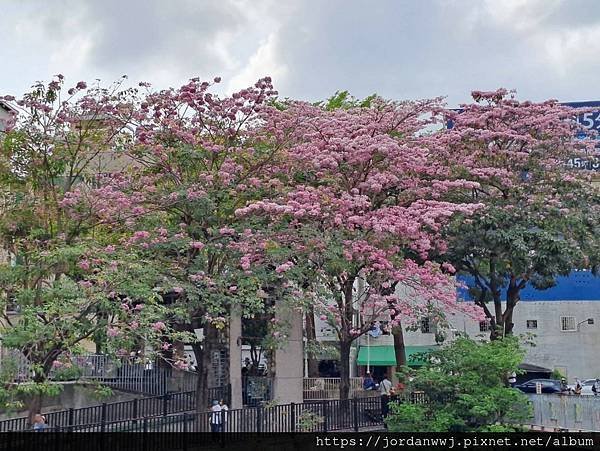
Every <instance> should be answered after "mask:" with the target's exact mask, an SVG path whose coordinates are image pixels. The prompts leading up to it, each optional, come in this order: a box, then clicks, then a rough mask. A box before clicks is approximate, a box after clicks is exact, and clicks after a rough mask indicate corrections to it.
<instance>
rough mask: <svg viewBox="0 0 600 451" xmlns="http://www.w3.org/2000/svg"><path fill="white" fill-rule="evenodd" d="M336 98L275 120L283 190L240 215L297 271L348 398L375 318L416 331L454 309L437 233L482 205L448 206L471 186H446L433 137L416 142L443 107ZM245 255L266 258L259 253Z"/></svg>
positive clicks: (293, 108) (288, 110)
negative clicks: (358, 351) (258, 221)
mask: <svg viewBox="0 0 600 451" xmlns="http://www.w3.org/2000/svg"><path fill="white" fill-rule="evenodd" d="M339 100H340V99H339V98H338V97H334V99H332V101H330V102H328V103H326V104H324V105H317V106H315V105H309V104H306V103H295V102H293V103H289V104H287V105H284V106H283V107H282V108H281V111H280V113H279V114H273V115H272V116H271V117H270V118H269V123H268V124H267V128H268V129H269V130H270V131H271V133H272V134H273V135H274V136H275V137H276V138H277V139H280V140H284V139H286V140H288V141H289V142H290V143H289V145H287V146H286V149H287V150H286V160H285V166H283V167H282V168H281V169H280V171H279V174H280V177H281V178H282V180H283V181H284V182H283V183H284V184H285V189H284V190H283V191H282V194H281V195H279V196H278V197H275V198H270V199H264V200H261V201H259V202H255V203H252V204H249V205H248V206H246V207H244V208H240V209H239V210H238V212H237V214H238V215H239V216H257V217H262V218H264V219H265V220H266V221H268V222H269V226H268V227H267V228H266V235H267V236H266V237H265V243H266V245H265V246H263V248H264V249H266V250H267V254H269V252H270V253H272V254H278V256H279V258H280V259H281V264H280V265H279V266H277V268H276V271H277V272H280V273H281V274H286V273H287V272H288V271H296V275H295V276H294V277H295V278H297V277H298V276H299V275H300V276H301V277H302V279H301V280H300V282H299V285H300V286H302V287H303V288H304V289H305V291H306V292H307V293H308V296H309V297H310V301H311V302H312V304H313V308H314V310H315V313H316V314H318V315H321V318H322V319H324V320H327V321H328V322H329V324H330V325H331V327H332V328H333V329H334V330H335V332H336V334H337V337H338V340H339V350H340V362H341V371H340V372H341V385H340V397H341V398H342V399H346V398H347V397H348V393H349V375H350V373H349V360H350V349H351V346H352V344H353V343H354V342H355V341H356V340H357V339H358V338H359V337H361V336H362V335H364V334H366V333H367V332H368V331H369V330H370V329H371V328H372V324H373V322H374V321H376V320H391V322H392V324H399V323H400V321H406V322H407V323H409V322H410V321H412V320H414V319H415V318H418V317H419V316H420V315H421V314H422V312H424V311H429V310H431V309H433V308H435V309H436V310H448V309H456V308H458V307H457V306H456V302H455V301H456V291H455V287H454V284H453V282H452V279H451V277H450V274H451V273H452V272H453V268H452V266H451V265H440V264H438V263H434V262H432V261H431V260H430V255H431V254H434V255H437V254H439V253H441V252H444V251H445V250H446V243H445V242H444V241H443V240H442V239H441V236H440V233H441V229H442V227H443V226H444V225H445V224H447V223H448V221H449V220H450V219H451V218H453V217H454V216H455V215H462V216H465V215H470V214H471V213H472V212H473V211H474V210H475V209H476V208H477V207H478V206H476V205H473V204H471V205H467V204H462V203H460V202H452V201H447V200H445V199H446V198H447V197H449V196H450V195H451V194H452V193H453V192H455V191H457V190H461V189H464V188H467V187H471V186H474V185H473V184H472V183H471V182H468V181H463V180H459V179H455V180H452V181H447V179H448V176H449V170H448V169H447V168H446V167H444V166H443V165H440V164H439V163H438V161H437V160H436V158H435V155H434V154H432V153H430V151H429V149H428V145H429V141H430V139H431V137H430V136H428V135H426V134H425V135H423V134H420V132H422V131H423V128H424V127H426V126H427V125H428V124H429V123H430V122H431V121H432V120H433V119H434V117H433V116H432V111H433V110H434V109H435V108H437V107H438V102H437V101H436V100H434V101H418V102H401V103H396V102H388V101H384V100H382V99H379V98H369V99H367V100H366V101H365V102H362V103H359V102H354V101H344V99H342V101H341V102H339ZM337 103H339V105H337ZM247 252H248V253H247V255H246V256H245V258H246V259H247V260H248V261H260V258H261V255H262V254H263V249H260V250H259V251H255V250H253V249H247ZM307 281H308V283H307ZM399 287H403V290H397V288H399ZM402 292H403V293H410V295H403V294H401V293H402Z"/></svg>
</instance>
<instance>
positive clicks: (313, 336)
mask: <svg viewBox="0 0 600 451" xmlns="http://www.w3.org/2000/svg"><path fill="white" fill-rule="evenodd" d="M305 322H306V342H307V343H315V342H316V341H317V331H316V327H315V313H314V311H313V308H312V307H310V308H309V310H308V312H307V313H306V319H305ZM307 357H308V358H307V360H308V374H307V375H306V376H307V377H319V361H318V360H317V359H316V358H315V356H314V355H312V354H310V353H309V354H308V355H307Z"/></svg>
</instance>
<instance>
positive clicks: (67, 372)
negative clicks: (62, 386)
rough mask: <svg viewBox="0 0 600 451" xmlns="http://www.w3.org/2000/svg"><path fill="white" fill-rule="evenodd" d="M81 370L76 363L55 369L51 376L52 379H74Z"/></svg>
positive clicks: (78, 376) (76, 378)
mask: <svg viewBox="0 0 600 451" xmlns="http://www.w3.org/2000/svg"><path fill="white" fill-rule="evenodd" d="M82 374H83V371H82V370H81V368H79V367H78V366H77V365H70V366H65V367H62V368H60V369H58V370H56V371H55V372H54V374H53V376H52V379H53V380H54V381H76V380H78V379H79V378H80V377H81V375H82Z"/></svg>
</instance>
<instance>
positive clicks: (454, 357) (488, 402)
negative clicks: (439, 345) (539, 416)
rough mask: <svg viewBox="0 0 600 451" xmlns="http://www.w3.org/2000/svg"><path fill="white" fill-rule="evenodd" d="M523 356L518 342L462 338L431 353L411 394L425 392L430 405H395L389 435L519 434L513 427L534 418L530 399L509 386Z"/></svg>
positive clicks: (415, 377)
mask: <svg viewBox="0 0 600 451" xmlns="http://www.w3.org/2000/svg"><path fill="white" fill-rule="evenodd" d="M523 356H524V351H523V349H521V348H520V347H519V344H518V341H517V339H516V338H513V337H508V338H505V339H503V340H495V341H492V342H478V341H474V340H471V339H468V338H459V339H457V340H456V341H455V342H454V343H452V344H450V345H448V346H447V347H445V348H443V349H442V350H440V351H438V352H434V353H432V354H430V355H429V357H428V363H427V364H426V365H425V366H424V367H422V368H421V369H418V370H416V371H415V372H414V374H412V376H413V379H412V380H411V381H410V382H409V384H408V390H409V391H423V392H425V394H426V395H427V397H428V399H429V400H430V402H429V403H427V404H396V403H392V404H391V405H390V411H391V414H390V416H389V417H388V420H387V424H388V427H389V430H390V431H391V432H413V431H420V432H423V431H428V432H443V431H494V430H496V429H498V428H501V429H502V430H514V428H513V427H512V426H511V425H510V423H512V422H515V423H517V422H519V421H523V420H525V419H527V418H528V417H529V415H530V408H529V405H528V402H527V398H526V397H525V396H524V395H523V394H522V393H521V392H520V391H518V390H516V389H513V388H510V387H508V386H507V383H506V380H507V375H508V374H509V373H511V372H514V371H517V367H518V365H519V364H520V363H521V361H522V359H523ZM407 372H408V370H407ZM406 376H407V375H405V378H406ZM497 423H501V424H502V426H498V425H497Z"/></svg>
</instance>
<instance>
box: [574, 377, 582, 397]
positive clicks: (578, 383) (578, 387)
mask: <svg viewBox="0 0 600 451" xmlns="http://www.w3.org/2000/svg"><path fill="white" fill-rule="evenodd" d="M582 389H583V385H582V384H581V381H580V380H579V378H578V377H576V378H575V394H576V395H580V394H581V390H582Z"/></svg>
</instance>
